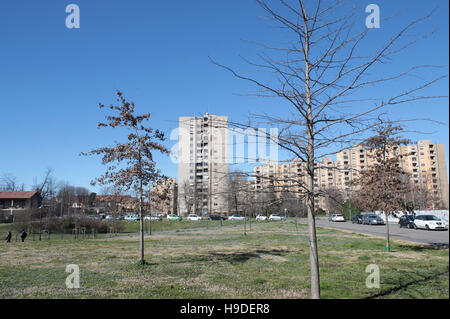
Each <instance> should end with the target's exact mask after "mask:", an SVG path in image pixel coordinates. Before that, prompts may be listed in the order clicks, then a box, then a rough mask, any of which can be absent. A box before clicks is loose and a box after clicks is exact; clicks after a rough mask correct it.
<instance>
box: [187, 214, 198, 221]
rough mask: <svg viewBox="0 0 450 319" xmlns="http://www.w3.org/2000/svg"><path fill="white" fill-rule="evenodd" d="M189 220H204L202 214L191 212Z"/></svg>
mask: <svg viewBox="0 0 450 319" xmlns="http://www.w3.org/2000/svg"><path fill="white" fill-rule="evenodd" d="M187 220H202V216H198V215H195V214H189V216H188V217H187Z"/></svg>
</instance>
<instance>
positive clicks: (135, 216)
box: [125, 215, 139, 221]
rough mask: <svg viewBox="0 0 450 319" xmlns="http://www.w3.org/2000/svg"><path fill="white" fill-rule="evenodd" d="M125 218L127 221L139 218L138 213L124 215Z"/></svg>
mask: <svg viewBox="0 0 450 319" xmlns="http://www.w3.org/2000/svg"><path fill="white" fill-rule="evenodd" d="M125 220H127V221H137V220H139V215H127V216H125Z"/></svg>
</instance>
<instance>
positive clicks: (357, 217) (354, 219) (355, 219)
mask: <svg viewBox="0 0 450 319" xmlns="http://www.w3.org/2000/svg"><path fill="white" fill-rule="evenodd" d="M362 220H363V215H361V214H357V215H354V216H352V224H362Z"/></svg>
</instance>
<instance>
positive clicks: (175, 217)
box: [167, 214, 182, 220]
mask: <svg viewBox="0 0 450 319" xmlns="http://www.w3.org/2000/svg"><path fill="white" fill-rule="evenodd" d="M167 220H182V218H181V216H178V215H175V214H168V215H167Z"/></svg>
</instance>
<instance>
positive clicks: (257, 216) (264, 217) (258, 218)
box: [256, 214, 267, 220]
mask: <svg viewBox="0 0 450 319" xmlns="http://www.w3.org/2000/svg"><path fill="white" fill-rule="evenodd" d="M256 220H267V216H266V215H263V214H258V215H256Z"/></svg>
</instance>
